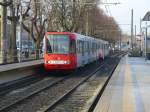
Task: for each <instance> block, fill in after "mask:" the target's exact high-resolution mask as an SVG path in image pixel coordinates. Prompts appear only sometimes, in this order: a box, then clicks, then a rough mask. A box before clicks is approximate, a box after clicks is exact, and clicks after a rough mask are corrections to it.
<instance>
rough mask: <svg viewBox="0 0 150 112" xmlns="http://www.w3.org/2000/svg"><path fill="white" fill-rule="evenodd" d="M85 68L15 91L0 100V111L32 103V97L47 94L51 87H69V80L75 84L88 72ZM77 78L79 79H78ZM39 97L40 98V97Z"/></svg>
mask: <svg viewBox="0 0 150 112" xmlns="http://www.w3.org/2000/svg"><path fill="white" fill-rule="evenodd" d="M95 67H96V66H95ZM84 69H85V68H83V69H82V70H81V69H80V72H83V74H82V75H77V74H75V75H70V76H65V77H55V78H52V79H51V78H50V79H48V80H46V81H43V80H42V81H41V83H39V82H38V83H37V84H36V85H35V84H33V85H31V86H30V87H28V88H22V89H20V90H17V91H14V92H12V93H10V94H8V95H6V96H4V97H2V98H0V101H1V102H0V111H11V110H13V108H15V107H18V105H20V104H23V103H24V102H26V101H28V100H31V103H32V99H34V98H35V97H37V96H38V95H40V94H43V93H44V94H46V91H48V90H49V89H51V92H54V91H56V90H57V91H58V90H59V89H60V88H63V87H65V86H66V87H67V85H68V84H69V82H70V83H73V84H75V83H77V82H78V81H80V80H81V79H82V78H84V76H85V75H86V74H84V71H85V70H84ZM93 69H94V68H93ZM77 73H78V72H77ZM87 74H89V73H87ZM78 76H79V77H78ZM82 76H83V77H82ZM70 78H72V79H74V80H71V79H70ZM76 79H78V80H76ZM67 81H68V82H67ZM73 84H70V88H72V87H71V86H72V85H73ZM64 85H65V86H64ZM40 86H42V87H40ZM57 86H58V88H57V89H56V87H57ZM35 88H36V89H35ZM49 91H50V90H49ZM65 92H66V91H64V93H65ZM51 95H52V94H51V93H50V96H51ZM55 95H56V94H53V98H54V97H55ZM37 99H39V97H38V98H37ZM42 101H43V100H42ZM35 102H36V101H35ZM31 105H32V104H31ZM31 105H30V106H31ZM19 107H20V106H19ZM31 108H32V107H31ZM26 109H27V108H26ZM13 112H14V111H13Z"/></svg>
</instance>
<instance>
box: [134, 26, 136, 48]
mask: <svg viewBox="0 0 150 112" xmlns="http://www.w3.org/2000/svg"><path fill="white" fill-rule="evenodd" d="M134 30H135V32H134V33H135V34H134V35H135V38H134V41H135V43H134V44H135V46H136V25H135V29H134Z"/></svg>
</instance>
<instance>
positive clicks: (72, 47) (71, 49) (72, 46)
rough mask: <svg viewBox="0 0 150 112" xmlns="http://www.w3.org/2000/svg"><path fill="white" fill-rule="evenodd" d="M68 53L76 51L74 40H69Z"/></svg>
mask: <svg viewBox="0 0 150 112" xmlns="http://www.w3.org/2000/svg"><path fill="white" fill-rule="evenodd" d="M70 53H76V42H75V40H71V41H70Z"/></svg>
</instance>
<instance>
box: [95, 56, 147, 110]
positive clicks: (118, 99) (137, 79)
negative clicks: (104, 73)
mask: <svg viewBox="0 0 150 112" xmlns="http://www.w3.org/2000/svg"><path fill="white" fill-rule="evenodd" d="M94 112H150V61H145V59H144V58H133V57H128V56H126V57H124V58H123V59H122V60H121V62H120V63H119V65H118V66H117V68H116V70H115V72H114V74H113V76H112V77H111V79H110V81H109V83H108V85H107V87H106V89H105V90H104V93H103V94H102V97H101V99H100V100H99V102H98V104H97V106H96V108H95V110H94Z"/></svg>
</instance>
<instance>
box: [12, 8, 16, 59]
mask: <svg viewBox="0 0 150 112" xmlns="http://www.w3.org/2000/svg"><path fill="white" fill-rule="evenodd" d="M11 14H12V21H11V23H12V24H11V40H12V41H11V44H12V47H11V54H12V58H13V59H12V60H13V62H18V56H17V46H16V28H17V21H16V19H15V10H14V7H13V5H12V6H11Z"/></svg>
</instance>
